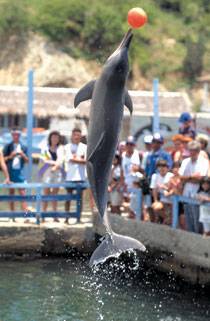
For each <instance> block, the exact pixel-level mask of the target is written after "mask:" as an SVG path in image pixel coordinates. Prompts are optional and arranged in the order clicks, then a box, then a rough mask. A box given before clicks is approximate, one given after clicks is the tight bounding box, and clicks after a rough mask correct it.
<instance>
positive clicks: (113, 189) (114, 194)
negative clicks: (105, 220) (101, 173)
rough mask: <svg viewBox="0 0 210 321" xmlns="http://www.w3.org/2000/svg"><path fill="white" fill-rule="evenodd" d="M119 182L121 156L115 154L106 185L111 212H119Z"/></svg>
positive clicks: (120, 191) (120, 203) (120, 200)
mask: <svg viewBox="0 0 210 321" xmlns="http://www.w3.org/2000/svg"><path fill="white" fill-rule="evenodd" d="M121 187H122V184H121V157H120V155H118V154H116V155H115V157H114V160H113V165H112V170H111V180H110V184H109V187H108V191H109V201H110V208H111V213H116V214H119V215H120V214H121V210H120V207H121V205H122V200H123V193H122V188H121Z"/></svg>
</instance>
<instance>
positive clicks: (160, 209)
mask: <svg viewBox="0 0 210 321" xmlns="http://www.w3.org/2000/svg"><path fill="white" fill-rule="evenodd" d="M156 168H157V170H158V173H155V174H153V175H152V179H151V183H150V188H151V189H152V196H153V200H154V202H153V204H152V209H153V212H154V217H151V220H152V221H153V222H156V223H157V222H158V223H163V222H164V223H165V221H166V215H165V213H164V204H163V202H167V200H166V197H164V191H165V190H166V189H167V184H168V182H169V180H170V179H171V177H172V176H173V174H172V173H171V172H169V168H168V164H167V161H166V160H164V159H160V160H158V161H157V164H156Z"/></svg>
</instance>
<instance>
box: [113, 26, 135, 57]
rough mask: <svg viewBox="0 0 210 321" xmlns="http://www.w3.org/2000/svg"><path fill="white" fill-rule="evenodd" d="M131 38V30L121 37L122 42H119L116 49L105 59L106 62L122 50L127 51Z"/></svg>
mask: <svg viewBox="0 0 210 321" xmlns="http://www.w3.org/2000/svg"><path fill="white" fill-rule="evenodd" d="M132 37H133V34H132V30H131V29H129V30H128V32H127V33H126V34H125V36H124V37H123V40H122V41H121V43H120V45H119V46H118V48H117V49H116V50H115V51H114V52H113V53H112V54H111V56H110V57H109V58H108V59H107V61H109V60H110V59H111V58H112V57H114V56H116V55H117V54H118V53H119V52H120V51H121V50H122V49H123V48H126V49H129V46H130V43H131V39H132Z"/></svg>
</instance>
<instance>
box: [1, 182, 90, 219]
mask: <svg viewBox="0 0 210 321" xmlns="http://www.w3.org/2000/svg"><path fill="white" fill-rule="evenodd" d="M0 188H1V189H24V190H27V191H28V193H27V194H26V195H0V202H4V201H7V202H15V201H20V202H22V201H26V202H30V203H32V202H33V203H35V211H34V212H31V211H29V212H24V211H14V212H11V211H1V212H0V217H8V218H17V217H25V218H29V217H30V218H31V217H34V218H36V221H37V224H39V223H40V218H46V217H56V218H57V217H59V218H69V217H74V218H76V219H77V221H78V222H79V221H80V217H81V204H82V202H81V192H82V190H84V189H86V188H88V184H87V183H63V184H44V183H15V184H8V185H6V184H0ZM46 188H70V189H72V191H73V193H72V194H70V193H66V194H58V195H43V190H44V189H46ZM32 190H34V191H35V193H32ZM52 200H53V201H71V200H74V201H76V210H75V211H74V212H64V211H63V212H62V211H57V212H53V211H48V212H43V211H42V209H41V205H42V202H47V201H52Z"/></svg>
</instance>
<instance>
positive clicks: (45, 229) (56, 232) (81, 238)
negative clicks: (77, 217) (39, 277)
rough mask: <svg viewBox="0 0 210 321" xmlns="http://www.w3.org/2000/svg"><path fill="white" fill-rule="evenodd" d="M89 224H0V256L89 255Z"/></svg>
mask: <svg viewBox="0 0 210 321" xmlns="http://www.w3.org/2000/svg"><path fill="white" fill-rule="evenodd" d="M95 247H96V245H95V234H94V231H93V225H92V222H86V223H83V224H71V225H65V224H63V223H62V222H61V223H53V222H52V221H51V222H46V223H44V224H41V225H36V224H33V223H29V224H25V223H24V222H23V221H22V222H21V221H18V222H17V223H12V222H1V223H0V256H6V255H10V256H11V255H25V254H27V255H31V256H34V255H37V254H40V255H43V254H51V255H66V254H68V252H69V251H70V250H72V249H76V250H78V251H79V252H81V253H84V254H85V253H91V252H92V251H93V250H94V249H95Z"/></svg>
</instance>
